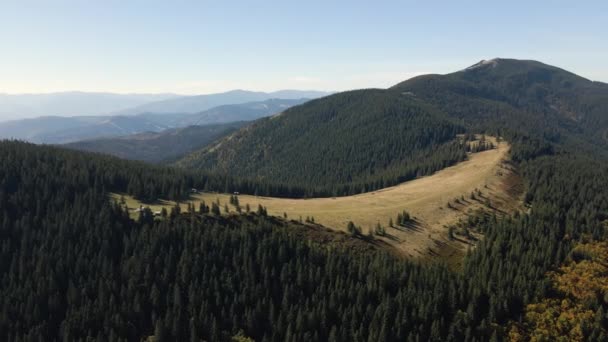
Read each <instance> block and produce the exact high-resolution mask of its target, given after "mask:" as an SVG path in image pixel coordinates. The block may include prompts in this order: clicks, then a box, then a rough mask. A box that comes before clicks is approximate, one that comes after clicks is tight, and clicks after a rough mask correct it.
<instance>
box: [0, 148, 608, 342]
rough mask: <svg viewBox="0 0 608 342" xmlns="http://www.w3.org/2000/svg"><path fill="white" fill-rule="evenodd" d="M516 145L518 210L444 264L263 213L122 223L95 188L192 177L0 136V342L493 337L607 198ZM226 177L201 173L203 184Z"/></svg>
mask: <svg viewBox="0 0 608 342" xmlns="http://www.w3.org/2000/svg"><path fill="white" fill-rule="evenodd" d="M525 144H526V142H519V143H517V144H514V145H513V149H514V151H513V154H514V155H516V156H519V159H521V160H522V162H521V163H520V168H521V171H522V173H523V175H524V177H525V179H526V183H527V189H528V192H527V195H526V200H527V203H528V204H529V205H530V207H531V208H532V209H531V211H530V212H529V213H526V214H519V215H514V216H508V217H505V218H497V217H492V216H489V217H481V218H478V219H476V220H473V221H471V222H469V224H470V225H471V228H472V229H476V230H479V231H481V232H484V234H485V238H484V240H483V241H481V242H480V243H479V245H478V246H477V248H475V249H474V250H473V251H471V252H470V253H469V255H468V256H467V258H466V259H465V263H464V268H463V270H462V272H453V271H450V270H449V269H447V268H446V267H443V266H438V265H427V266H424V265H418V264H413V263H410V262H407V261H404V260H401V259H397V258H394V257H392V256H390V255H387V254H385V253H382V252H381V251H378V252H373V251H370V253H362V254H352V252H351V251H348V250H344V249H340V248H339V247H335V248H328V247H329V246H328V245H325V244H320V245H319V244H315V243H310V242H309V241H307V239H306V237H305V236H304V237H303V236H301V235H298V234H295V233H294V231H293V230H291V229H289V228H288V227H285V224H284V223H282V221H281V220H276V219H271V218H265V217H264V211H263V210H262V211H261V212H260V214H259V215H252V214H245V213H244V216H242V218H241V216H238V215H236V214H232V215H231V216H229V217H227V216H226V215H224V214H222V215H221V216H218V215H217V214H213V213H212V212H209V211H208V209H207V210H203V211H198V210H196V212H194V211H190V212H188V213H184V214H179V213H178V211H173V212H172V213H170V214H169V215H168V216H167V218H164V219H160V220H155V219H154V218H153V217H152V216H151V212H149V211H143V212H142V215H141V218H140V219H139V220H136V221H132V220H130V219H129V218H128V217H129V214H128V213H126V212H124V210H122V209H121V208H120V206H115V205H113V204H111V202H110V201H109V200H108V195H109V191H113V192H124V193H128V194H132V195H134V196H137V197H140V198H141V197H142V196H144V197H148V198H150V199H153V198H155V197H157V196H162V194H163V193H165V194H174V195H173V196H176V197H175V198H179V194H184V193H187V192H188V190H189V187H191V186H200V184H197V181H196V179H197V178H199V176H195V177H192V175H187V174H183V173H182V172H181V171H179V170H172V169H167V168H155V167H150V166H147V165H145V164H142V163H135V162H129V161H121V160H118V159H116V158H110V157H104V156H101V155H95V154H87V153H82V152H76V151H66V150H61V149H58V148H52V147H40V146H35V145H28V144H24V143H18V142H2V143H0V157H1V158H2V160H3V163H2V166H1V167H0V190H1V191H0V208H1V210H2V212H1V214H2V220H1V221H0V236H1V239H2V249H0V271H1V272H0V310H1V311H0V338H1V339H3V340H17V341H23V340H32V339H33V340H40V339H42V340H54V339H63V340H73V339H85V338H88V339H91V340H98V341H105V340H141V339H145V338H147V337H148V336H151V335H154V336H155V337H156V338H158V339H161V340H162V339H169V340H185V339H191V340H195V341H196V340H199V339H206V340H213V341H230V340H231V338H232V337H233V336H241V337H243V336H247V337H252V338H255V339H256V340H260V341H277V342H278V341H286V340H288V341H294V340H296V341H352V340H375V341H402V340H413V341H416V340H425V341H427V340H428V341H489V340H499V341H501V340H504V339H506V337H507V336H508V334H509V331H510V328H509V327H510V324H511V323H512V322H519V321H522V317H523V315H524V314H525V307H526V305H527V304H530V303H536V302H539V301H541V300H542V299H543V298H544V297H546V296H547V295H548V294H549V293H548V291H549V289H550V280H549V279H548V278H546V277H545V273H546V272H547V271H548V270H550V269H552V268H553V267H556V266H557V265H559V264H560V263H561V262H562V261H563V260H564V259H565V258H566V256H567V255H568V254H569V251H570V249H571V248H572V246H573V245H575V244H576V241H578V240H579V239H581V238H582V237H585V236H587V237H588V238H593V239H602V238H605V237H606V228H605V227H604V226H603V225H602V221H603V220H606V219H607V218H608V200H607V196H606V194H605V193H604V192H603V191H599V192H598V189H606V188H608V183H607V182H608V165H607V163H606V161H605V160H592V159H591V158H589V157H588V156H580V155H579V156H576V155H568V154H564V155H545V156H541V157H531V158H529V157H524V156H526V155H529V154H525V153H524V154H522V153H521V152H522V151H528V150H530V149H534V148H535V147H534V146H525ZM533 155H536V153H535V154H533ZM224 184H225V183H224V181H223V180H222V179H221V178H220V179H217V178H213V177H209V178H208V180H207V186H208V187H209V188H210V189H212V190H213V189H216V190H217V189H218V188H220V189H221V188H222V187H223V186H224ZM142 185H145V186H142ZM142 190H144V191H147V194H146V193H143V194H142V193H140V192H141V191H142ZM361 210H365V208H361ZM235 215H236V216H235ZM247 217H250V219H246V218H247ZM352 239H358V238H357V237H353V238H352ZM584 305H585V310H587V311H592V312H599V313H600V314H599V316H598V317H600V318H599V319H598V320H594V321H593V322H589V323H588V324H586V325H585V327H584V330H581V332H580V334H582V336H584V337H585V339H587V340H590V341H602V340H605V339H606V322H605V318H602V314H601V313H602V312H605V311H606V309H607V308H608V303H606V301H605V299H602V297H598V298H597V300H593V301H586V302H585V303H584ZM518 333H519V334H520V335H525V334H526V330H525V326H524V327H523V328H522V329H520V330H518ZM535 333H538V332H536V331H535ZM541 333H542V331H541Z"/></svg>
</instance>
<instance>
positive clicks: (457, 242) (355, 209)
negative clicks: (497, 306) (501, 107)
mask: <svg viewBox="0 0 608 342" xmlns="http://www.w3.org/2000/svg"><path fill="white" fill-rule="evenodd" d="M492 141H493V143H494V144H495V145H496V148H495V149H492V150H488V151H484V152H479V153H474V154H471V155H470V156H469V159H468V160H467V161H464V162H462V163H459V164H457V165H455V166H452V167H449V168H446V169H444V170H441V171H439V172H436V173H435V174H433V175H431V176H427V177H422V178H419V179H416V180H412V181H409V182H406V183H403V184H400V185H397V186H393V187H390V188H385V189H382V190H378V191H374V192H369V193H364V194H358V195H354V196H347V197H337V198H313V199H285V198H273V197H258V196H250V195H239V196H238V198H239V202H240V205H241V207H242V208H244V207H245V206H246V205H247V204H249V206H250V207H251V209H252V210H256V208H257V207H258V205H262V206H264V207H266V208H267V210H268V214H269V215H274V216H281V217H282V216H284V215H285V214H286V215H287V217H288V218H289V219H295V220H300V218H301V219H302V220H303V221H305V220H306V219H307V218H308V217H309V218H314V221H315V222H316V223H319V224H321V225H324V226H326V227H329V228H331V229H334V230H338V231H346V228H347V224H348V222H349V221H352V222H354V223H355V224H356V225H357V226H360V227H361V228H362V231H363V233H367V232H368V231H369V230H370V229H372V230H373V229H374V227H376V225H377V224H380V225H382V226H383V227H384V228H385V230H386V234H385V235H384V236H376V238H377V239H380V240H383V241H384V242H386V243H387V244H388V245H390V246H393V247H394V248H396V249H397V250H398V251H400V252H401V253H402V254H404V255H406V256H410V257H417V256H440V257H442V258H448V259H449V258H454V257H456V256H460V255H462V253H463V252H464V251H465V250H466V248H467V245H468V244H469V242H467V241H465V240H464V239H453V240H450V239H448V237H447V235H448V234H447V231H448V228H447V227H448V226H449V225H452V224H454V223H456V222H457V221H458V220H459V219H462V218H464V217H466V215H467V213H470V212H472V211H473V210H476V209H479V208H486V209H487V208H488V207H487V205H488V204H490V206H491V207H493V209H492V210H495V211H499V212H508V211H511V210H514V209H519V205H518V198H517V197H518V196H517V193H518V192H517V191H512V190H513V189H512V188H513V187H516V186H517V185H518V183H519V182H518V181H517V179H514V173H513V170H512V169H511V168H510V167H509V164H508V163H507V162H506V157H507V154H508V151H509V145H508V144H507V143H505V142H500V143H499V142H497V141H496V140H495V139H492ZM471 193H475V194H477V195H476V196H475V199H471ZM114 196H115V198H117V197H119V195H114ZM218 200H219V202H220V206H221V208H222V212H223V211H224V205H225V204H228V203H229V201H230V194H219V193H202V194H196V195H194V196H192V199H191V201H192V202H194V203H195V205H197V203H198V202H200V201H205V202H206V203H207V204H210V203H211V202H215V201H218ZM126 202H127V205H128V206H129V207H130V208H137V207H139V202H137V201H135V200H133V199H132V198H129V197H126ZM448 203H449V204H448ZM172 205H174V203H171V202H166V201H161V202H159V203H156V204H152V205H150V207H151V209H152V210H153V211H156V210H160V209H161V208H162V207H163V206H164V207H168V206H172ZM182 206H183V208H186V207H187V203H182ZM228 207H229V209H230V210H231V211H233V212H234V211H235V207H234V206H232V205H228ZM404 210H405V211H407V212H408V213H409V214H410V215H411V216H412V217H413V220H412V221H411V222H409V223H407V224H406V225H402V226H399V225H396V216H397V214H398V213H401V212H402V211H404ZM135 214H136V213H135ZM390 219H392V221H393V222H394V223H395V224H394V226H393V227H390V226H389V220H390ZM454 259H459V258H454Z"/></svg>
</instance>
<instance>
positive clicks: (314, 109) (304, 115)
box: [177, 89, 465, 195]
mask: <svg viewBox="0 0 608 342" xmlns="http://www.w3.org/2000/svg"><path fill="white" fill-rule="evenodd" d="M463 131H464V130H463V128H462V127H461V126H460V125H458V124H455V123H454V122H452V121H450V120H448V119H446V118H444V117H443V116H442V114H441V113H440V112H438V111H437V110H436V109H434V108H433V107H432V106H428V105H426V104H425V103H423V102H421V101H418V100H417V99H415V98H410V97H406V96H399V95H396V94H395V93H393V92H388V91H385V90H379V89H368V90H356V91H350V92H345V93H340V94H336V95H332V96H328V97H326V98H322V99H318V100H313V101H310V102H308V103H305V104H303V105H300V106H296V107H293V108H291V109H288V110H286V111H285V112H283V113H282V114H280V115H278V116H273V117H270V118H265V119H262V120H258V121H257V122H255V123H254V124H252V125H251V126H248V127H246V128H244V129H242V130H240V131H238V132H236V133H235V134H232V135H230V136H228V137H226V138H225V139H222V140H220V141H218V142H217V143H216V144H212V145H209V146H208V147H206V148H204V149H203V150H201V151H197V152H195V153H193V154H191V155H189V156H187V157H185V158H184V159H182V160H180V161H178V163H177V164H178V165H179V166H181V167H185V168H197V169H207V170H212V171H213V172H220V173H228V174H230V175H234V176H240V177H251V178H255V179H258V180H260V181H263V182H275V183H276V182H278V183H285V184H287V183H288V184H290V185H297V186H303V187H308V188H311V189H314V190H315V191H316V192H317V193H319V192H326V193H327V194H333V195H336V194H337V195H341V194H347V193H355V192H361V191H369V190H371V189H377V188H382V187H386V186H389V185H393V184H396V183H398V182H402V181H404V180H407V179H412V178H414V177H416V176H420V175H425V174H429V173H432V172H434V171H436V170H439V169H442V168H444V167H446V166H448V165H451V164H453V163H455V162H457V161H459V160H462V159H464V158H465V153H464V149H463V147H462V146H460V145H459V144H456V143H454V139H455V136H456V134H458V133H462V132H463Z"/></svg>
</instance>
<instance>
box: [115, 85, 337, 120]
mask: <svg viewBox="0 0 608 342" xmlns="http://www.w3.org/2000/svg"><path fill="white" fill-rule="evenodd" d="M329 94H330V93H328V92H322V91H304V90H279V91H276V92H270V93H265V92H255V91H247V90H232V91H228V92H225V93H218V94H208V95H194V96H183V97H179V98H174V99H168V100H163V101H156V102H151V103H146V104H144V105H141V106H137V107H133V108H129V109H126V110H122V111H119V112H116V114H119V115H135V114H140V113H160V114H164V113H198V112H200V111H204V110H207V109H211V108H213V107H217V106H222V105H227V104H241V103H247V102H257V101H265V100H269V99H277V98H281V99H301V98H309V99H314V98H319V97H323V96H326V95H329Z"/></svg>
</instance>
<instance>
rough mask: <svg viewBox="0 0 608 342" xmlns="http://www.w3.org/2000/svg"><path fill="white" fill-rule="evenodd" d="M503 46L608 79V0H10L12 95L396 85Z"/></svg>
mask: <svg viewBox="0 0 608 342" xmlns="http://www.w3.org/2000/svg"><path fill="white" fill-rule="evenodd" d="M494 57H505V58H506V57H508V58H518V59H535V60H539V61H542V62H545V63H547V64H552V65H555V66H558V67H561V68H564V69H567V70H569V71H572V72H574V73H577V74H579V75H581V76H584V77H586V78H589V79H592V80H597V81H603V82H608V63H606V62H607V61H608V1H605V0H603V1H560V0H555V1H540V0H539V1H500V2H497V1H490V0H486V1H466V0H461V1H433V0H427V1H405V0H403V1H380V0H378V1H372V0H367V1H356V0H351V1H332V0H325V1H316V0H307V1H288V0H284V1H263V0H258V1H239V2H237V1H225V0H222V1H203V0H199V1H179V0H175V1H153V0H148V1H127V0H123V1H114V0H100V1H93V0H90V1H85V0H81V1H67V0H66V1H64V0H40V1H28V0H0V93H47V92H58V91H73V90H79V91H107V92H118V93H161V92H162V93H164V92H170V93H177V94H204V93H213V92H221V91H226V90H230V89H248V90H259V91H273V90H278V89H315V90H330V91H341V90H348V89H357V88H372V87H377V88H385V87H389V86H391V85H393V84H395V83H398V82H400V81H403V80H405V79H408V78H410V77H413V76H416V75H420V74H427V73H448V72H453V71H457V70H460V69H463V68H465V67H467V66H469V65H472V64H474V63H476V62H478V61H479V60H482V59H489V58H494Z"/></svg>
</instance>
